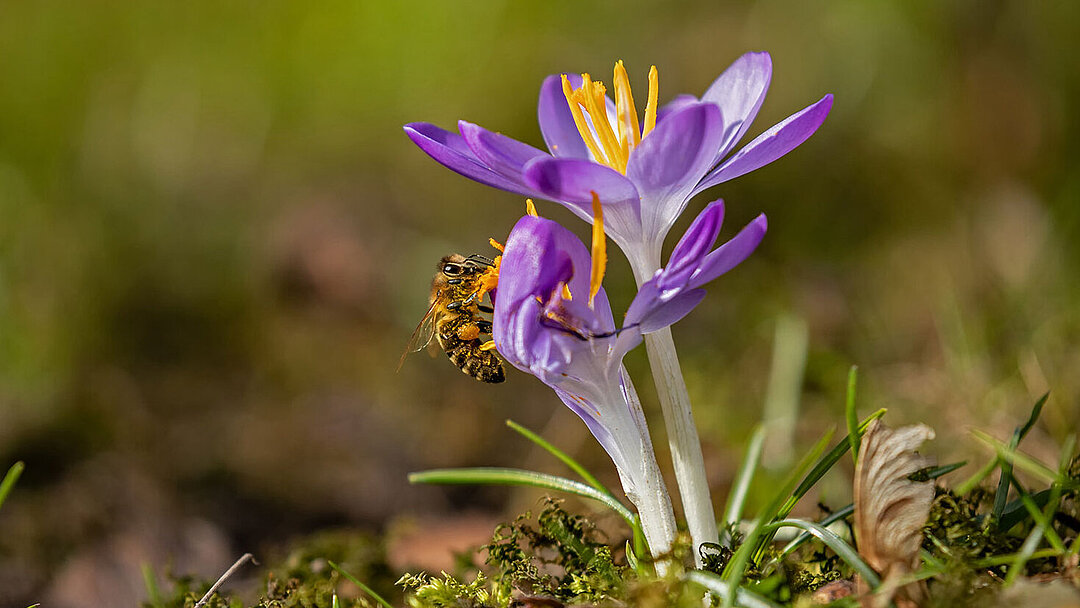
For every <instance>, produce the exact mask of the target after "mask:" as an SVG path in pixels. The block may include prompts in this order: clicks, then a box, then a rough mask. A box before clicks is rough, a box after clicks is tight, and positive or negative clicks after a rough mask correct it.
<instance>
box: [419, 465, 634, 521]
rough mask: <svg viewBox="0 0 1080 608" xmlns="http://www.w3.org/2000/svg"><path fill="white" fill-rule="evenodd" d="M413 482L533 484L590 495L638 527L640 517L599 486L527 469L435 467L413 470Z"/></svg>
mask: <svg viewBox="0 0 1080 608" xmlns="http://www.w3.org/2000/svg"><path fill="white" fill-rule="evenodd" d="M409 483H431V484H442V485H495V486H531V487H534V488H540V489H543V490H554V491H556V492H566V493H568V494H574V495H576V496H581V497H583V498H590V499H592V500H595V501H597V502H600V503H603V504H604V505H606V506H607V507H609V508H611V510H613V511H615V512H616V513H618V514H619V515H620V516H622V518H623V519H625V520H626V522H627V523H629V524H630V526H631V527H633V528H635V529H636V527H637V526H639V525H640V524H638V523H637V516H636V515H635V514H634V512H633V511H631V510H630V509H628V508H627V507H626V505H624V504H622V503H621V502H619V501H618V500H616V499H615V497H613V496H611V495H610V494H605V493H603V492H601V491H600V490H597V489H596V488H594V487H592V486H589V485H586V484H583V483H581V482H580V481H574V480H572V479H566V478H565V477H558V476H556V475H548V474H547V473H537V472H536V471H526V470H523V469H507V468H498V467H477V468H472V469H432V470H430V471H420V472H417V473H409Z"/></svg>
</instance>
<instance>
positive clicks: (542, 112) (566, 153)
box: [536, 74, 589, 158]
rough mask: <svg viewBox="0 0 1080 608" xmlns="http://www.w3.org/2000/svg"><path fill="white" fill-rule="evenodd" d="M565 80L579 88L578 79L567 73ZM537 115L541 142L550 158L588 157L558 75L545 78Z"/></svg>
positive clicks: (579, 82) (578, 77) (541, 87)
mask: <svg viewBox="0 0 1080 608" xmlns="http://www.w3.org/2000/svg"><path fill="white" fill-rule="evenodd" d="M567 77H568V78H569V79H570V85H571V86H573V87H580V86H581V76H579V75H577V74H567ZM536 113H537V117H538V119H539V121H540V132H541V133H543V135H544V142H545V143H546V144H547V147H548V150H551V153H552V154H553V155H555V156H558V157H562V158H589V149H588V148H586V147H585V142H584V141H582V140H581V134H580V133H579V132H578V129H577V125H576V124H575V123H574V116H573V115H572V114H571V113H570V106H569V104H567V102H566V96H565V95H564V94H563V88H562V78H561V77H560V75H559V74H552V75H551V76H548V77H547V78H545V79H544V83H543V84H542V85H540V101H539V103H537V107H536Z"/></svg>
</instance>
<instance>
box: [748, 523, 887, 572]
mask: <svg viewBox="0 0 1080 608" xmlns="http://www.w3.org/2000/svg"><path fill="white" fill-rule="evenodd" d="M768 527H769V528H772V529H773V530H779V529H780V528H799V529H802V530H806V531H807V532H808V533H810V534H812V535H813V536H814V537H816V538H817V539H818V540H820V541H821V542H823V543H825V545H826V546H827V547H829V548H830V549H832V550H833V552H834V553H836V555H837V556H838V557H839V558H840V559H842V560H844V561H845V562H847V564H848V565H849V566H851V567H852V568H853V569H855V571H856V572H858V573H859V576H861V577H863V580H865V581H866V583H867V584H868V585H870V587H871V588H874V587H877V586H878V585H880V584H881V579H880V578H878V575H877V573H876V572H874V569H873V568H871V567H870V566H868V565H867V564H866V562H864V561H863V560H862V558H861V557H859V552H858V551H856V550H855V548H854V547H852V546H851V545H849V544H847V543H846V542H844V540H843V539H842V538H840V537H839V536H837V535H836V534H834V533H833V532H831V531H830V530H828V529H826V528H825V527H824V526H821V525H818V524H815V523H813V522H809V521H803V520H801V519H785V520H783V521H778V522H776V523H774V524H769V526H768Z"/></svg>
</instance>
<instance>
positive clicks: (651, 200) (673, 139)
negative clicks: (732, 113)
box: [626, 103, 723, 238]
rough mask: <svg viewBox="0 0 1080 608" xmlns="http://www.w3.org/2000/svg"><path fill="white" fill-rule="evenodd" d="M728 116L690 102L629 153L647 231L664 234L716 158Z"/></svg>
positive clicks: (630, 170)
mask: <svg viewBox="0 0 1080 608" xmlns="http://www.w3.org/2000/svg"><path fill="white" fill-rule="evenodd" d="M721 137H723V117H722V116H721V115H720V110H719V108H717V107H716V106H715V105H713V104H707V103H699V104H692V105H688V106H687V107H685V108H683V109H681V110H678V111H676V112H675V113H673V114H671V115H670V116H668V117H667V118H666V119H665V120H664V121H663V122H661V123H660V124H658V125H657V126H656V128H655V129H653V131H652V132H651V133H649V135H648V136H647V137H645V139H643V140H641V144H640V145H638V147H636V148H634V150H633V151H632V152H631V153H630V161H629V162H628V163H627V165H626V176H627V177H628V178H630V180H631V181H632V182H633V183H634V184H635V185H636V186H637V187H638V192H639V193H640V194H641V197H642V199H643V201H644V202H645V204H643V205H642V227H643V229H644V230H645V233H646V234H648V235H650V236H652V235H659V236H660V237H661V238H662V237H663V235H664V234H666V233H667V230H668V228H670V226H671V224H672V223H673V222H674V221H675V219H676V218H677V217H679V214H680V213H682V210H683V209H684V208H685V207H686V203H687V201H688V200H689V198H690V193H691V192H692V191H693V189H694V186H695V185H697V183H698V181H699V180H700V179H701V177H702V176H703V175H705V173H706V172H707V171H708V170H709V168H710V167H711V166H712V165H713V162H714V158H713V157H714V154H715V151H716V149H717V147H718V146H719V145H720V139H721Z"/></svg>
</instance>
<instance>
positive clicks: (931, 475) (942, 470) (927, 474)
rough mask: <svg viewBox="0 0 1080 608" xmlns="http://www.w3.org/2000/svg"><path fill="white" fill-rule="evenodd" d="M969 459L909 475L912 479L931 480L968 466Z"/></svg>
mask: <svg viewBox="0 0 1080 608" xmlns="http://www.w3.org/2000/svg"><path fill="white" fill-rule="evenodd" d="M966 465H967V461H966V460H963V461H960V462H954V463H952V464H943V465H941V466H937V467H930V468H928V469H923V470H921V471H915V472H914V473H912V474H911V475H908V479H909V480H911V481H930V480H931V479H937V478H938V477H943V476H945V475H948V474H949V473H952V472H953V471H955V470H956V469H959V468H960V467H963V466H966Z"/></svg>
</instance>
